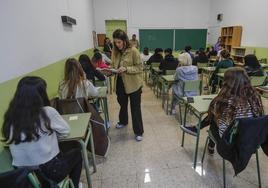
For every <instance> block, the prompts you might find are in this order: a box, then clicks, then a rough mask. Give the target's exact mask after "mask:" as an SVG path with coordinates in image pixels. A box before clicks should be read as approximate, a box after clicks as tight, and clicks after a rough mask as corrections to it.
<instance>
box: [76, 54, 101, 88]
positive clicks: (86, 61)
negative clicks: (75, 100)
mask: <svg viewBox="0 0 268 188" xmlns="http://www.w3.org/2000/svg"><path fill="white" fill-rule="evenodd" d="M79 62H80V64H81V66H82V68H83V70H84V72H85V73H86V76H87V79H88V80H91V81H92V82H93V84H94V85H95V77H96V78H98V79H99V80H100V81H104V80H105V76H104V75H103V74H102V73H101V72H100V71H98V70H96V68H95V67H94V66H93V65H92V63H91V61H90V58H89V57H88V55H86V54H82V55H80V57H79Z"/></svg>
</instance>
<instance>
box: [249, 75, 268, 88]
mask: <svg viewBox="0 0 268 188" xmlns="http://www.w3.org/2000/svg"><path fill="white" fill-rule="evenodd" d="M266 78H267V77H266V76H251V77H250V82H251V85H252V86H253V87H257V86H263V85H264V84H265V81H266Z"/></svg>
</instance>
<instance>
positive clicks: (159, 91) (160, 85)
mask: <svg viewBox="0 0 268 188" xmlns="http://www.w3.org/2000/svg"><path fill="white" fill-rule="evenodd" d="M175 73H176V70H166V74H165V75H174V74H175ZM163 84H164V80H163V78H161V76H159V77H158V80H157V88H156V96H157V97H159V96H162V97H163V92H164V91H163Z"/></svg>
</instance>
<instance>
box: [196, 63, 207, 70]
mask: <svg viewBox="0 0 268 188" xmlns="http://www.w3.org/2000/svg"><path fill="white" fill-rule="evenodd" d="M208 66H209V65H208V62H207V63H197V67H198V69H200V68H203V67H208Z"/></svg>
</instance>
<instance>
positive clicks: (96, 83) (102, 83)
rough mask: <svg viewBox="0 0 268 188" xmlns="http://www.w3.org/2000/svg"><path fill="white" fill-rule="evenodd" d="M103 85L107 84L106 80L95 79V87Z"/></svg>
mask: <svg viewBox="0 0 268 188" xmlns="http://www.w3.org/2000/svg"><path fill="white" fill-rule="evenodd" d="M104 86H107V82H106V80H103V81H101V80H98V79H96V80H95V87H104Z"/></svg>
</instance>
